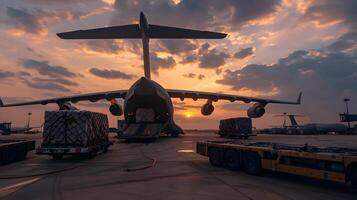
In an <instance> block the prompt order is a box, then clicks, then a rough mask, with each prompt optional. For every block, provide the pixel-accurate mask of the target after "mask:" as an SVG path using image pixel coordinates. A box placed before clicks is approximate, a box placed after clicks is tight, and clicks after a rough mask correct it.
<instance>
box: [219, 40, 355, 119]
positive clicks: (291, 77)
mask: <svg viewBox="0 0 357 200" xmlns="http://www.w3.org/2000/svg"><path fill="white" fill-rule="evenodd" d="M348 38H350V37H347V36H346V35H344V36H342V37H340V38H339V39H338V40H337V41H336V42H342V41H346V40H347V39H348ZM334 44H335V43H334ZM356 60H357V49H356V48H354V49H352V50H350V51H349V52H348V53H344V52H340V51H331V46H329V47H327V48H322V49H319V50H309V51H305V50H304V51H303V50H300V51H294V52H293V53H291V54H290V55H289V56H287V57H286V58H281V59H279V61H278V62H277V63H276V64H272V65H260V64H250V65H247V66H245V67H244V68H243V69H240V70H235V71H231V70H226V71H225V73H224V75H223V78H222V79H220V80H217V81H216V82H217V83H219V84H223V85H227V86H230V87H231V89H232V90H236V91H241V90H251V91H255V92H260V93H262V94H264V93H265V94H269V93H272V91H277V92H276V95H274V96H275V98H283V99H291V98H292V97H293V96H295V95H296V94H297V93H298V92H299V91H303V93H304V95H303V96H304V97H303V105H302V109H303V110H304V111H305V112H306V114H308V115H310V116H311V118H312V119H323V120H331V119H335V118H337V113H338V112H340V111H341V110H339V109H340V108H339V107H338V106H337V105H339V104H341V101H342V100H341V99H343V98H344V97H346V96H348V97H350V98H353V99H357V68H356ZM354 107H356V106H354ZM277 110H279V109H277Z"/></svg>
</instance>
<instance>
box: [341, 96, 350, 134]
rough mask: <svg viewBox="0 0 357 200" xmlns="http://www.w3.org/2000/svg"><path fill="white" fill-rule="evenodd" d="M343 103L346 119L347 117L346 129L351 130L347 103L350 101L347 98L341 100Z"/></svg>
mask: <svg viewBox="0 0 357 200" xmlns="http://www.w3.org/2000/svg"><path fill="white" fill-rule="evenodd" d="M343 101H344V102H345V104H346V117H347V124H348V128H351V125H350V121H349V119H348V118H349V112H348V102H349V101H350V99H348V98H345V99H343Z"/></svg>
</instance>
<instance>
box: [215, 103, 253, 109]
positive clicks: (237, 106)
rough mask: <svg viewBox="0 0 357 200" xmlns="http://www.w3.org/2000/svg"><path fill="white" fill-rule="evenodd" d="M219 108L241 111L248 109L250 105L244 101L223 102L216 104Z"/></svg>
mask: <svg viewBox="0 0 357 200" xmlns="http://www.w3.org/2000/svg"><path fill="white" fill-rule="evenodd" d="M216 107H217V108H219V109H222V110H226V111H241V110H247V109H248V108H249V106H248V105H246V104H242V103H237V102H233V103H223V104H219V105H217V106H216Z"/></svg>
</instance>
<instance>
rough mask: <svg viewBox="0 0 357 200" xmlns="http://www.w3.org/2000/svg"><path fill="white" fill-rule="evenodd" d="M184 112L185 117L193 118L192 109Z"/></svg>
mask: <svg viewBox="0 0 357 200" xmlns="http://www.w3.org/2000/svg"><path fill="white" fill-rule="evenodd" d="M184 114H185V117H187V118H191V117H192V112H190V111H187V112H185V113H184Z"/></svg>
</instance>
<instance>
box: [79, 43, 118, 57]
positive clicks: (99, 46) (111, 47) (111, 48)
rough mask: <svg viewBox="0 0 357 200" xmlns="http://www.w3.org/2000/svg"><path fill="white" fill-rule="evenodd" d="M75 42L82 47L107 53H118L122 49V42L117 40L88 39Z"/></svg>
mask: <svg viewBox="0 0 357 200" xmlns="http://www.w3.org/2000/svg"><path fill="white" fill-rule="evenodd" d="M77 44H79V45H80V46H81V47H83V48H87V49H89V50H92V51H96V52H100V53H107V54H118V53H119V52H120V51H123V50H124V44H123V42H120V41H118V40H88V41H80V42H77Z"/></svg>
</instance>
